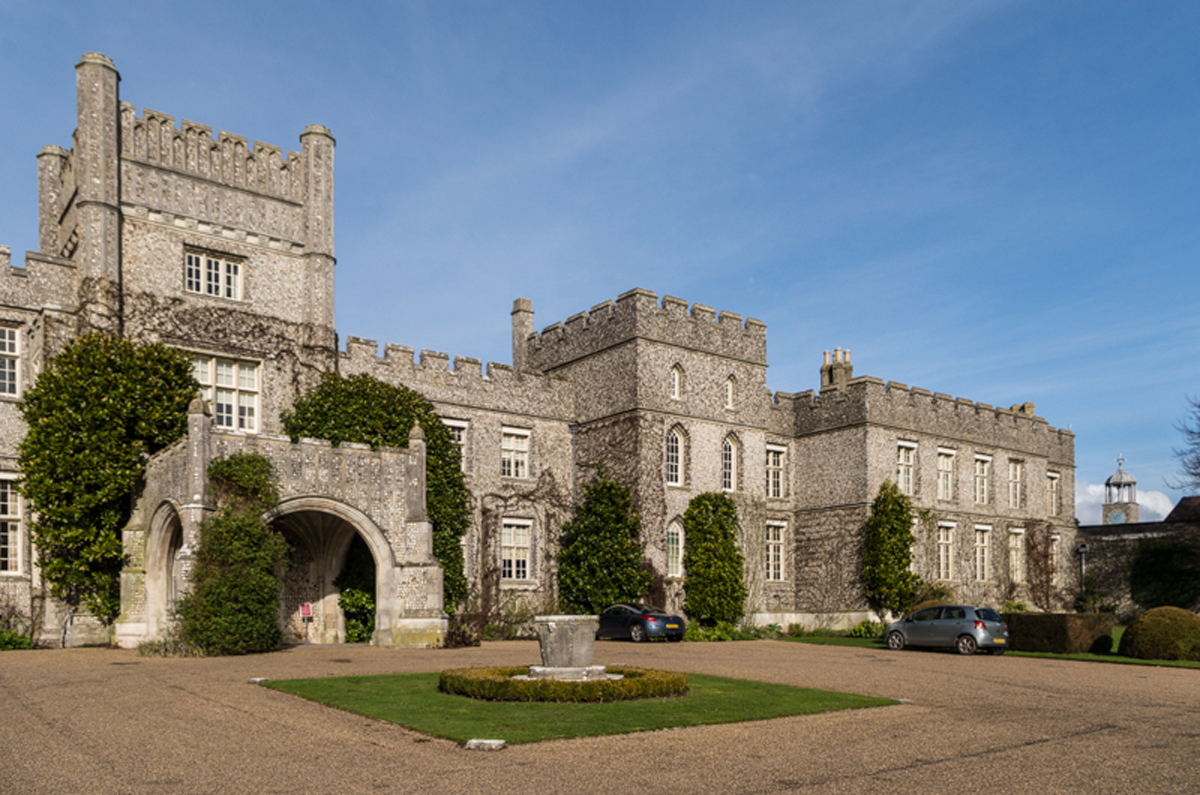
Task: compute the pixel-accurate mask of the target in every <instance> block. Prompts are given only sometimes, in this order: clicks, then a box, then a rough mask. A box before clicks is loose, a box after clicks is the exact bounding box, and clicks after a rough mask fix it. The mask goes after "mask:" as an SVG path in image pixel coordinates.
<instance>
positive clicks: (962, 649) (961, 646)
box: [954, 635, 979, 655]
mask: <svg viewBox="0 0 1200 795" xmlns="http://www.w3.org/2000/svg"><path fill="white" fill-rule="evenodd" d="M977 648H979V644H977V643H976V642H975V639H974V638H972V637H971V636H970V635H959V636H958V640H956V641H954V649H955V651H957V652H958V653H959V654H966V655H971V654H974V653H975V649H977Z"/></svg>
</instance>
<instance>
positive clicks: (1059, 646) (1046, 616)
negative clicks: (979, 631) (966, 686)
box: [1003, 612, 1117, 654]
mask: <svg viewBox="0 0 1200 795" xmlns="http://www.w3.org/2000/svg"><path fill="white" fill-rule="evenodd" d="M1003 618H1004V623H1006V624H1008V634H1009V647H1010V648H1011V649H1013V650H1014V651H1036V652H1049V653H1051V654H1078V653H1080V652H1088V651H1090V652H1092V653H1094V654H1095V653H1101V654H1102V653H1104V652H1097V651H1096V650H1097V649H1102V648H1104V639H1105V638H1107V639H1108V649H1105V651H1108V650H1111V649H1112V631H1113V627H1115V626H1116V624H1117V620H1116V616H1114V615H1113V614H1112V613H1028V612H1026V613H1011V612H1009V613H1004V614H1003Z"/></svg>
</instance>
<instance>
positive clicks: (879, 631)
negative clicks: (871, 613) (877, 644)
mask: <svg viewBox="0 0 1200 795" xmlns="http://www.w3.org/2000/svg"><path fill="white" fill-rule="evenodd" d="M850 637H852V638H880V637H883V624H881V623H879V622H878V621H871V620H870V619H867V620H865V621H859V622H858V623H857V624H855V625H854V627H853V628H852V629H851V630H850Z"/></svg>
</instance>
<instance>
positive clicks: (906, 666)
mask: <svg viewBox="0 0 1200 795" xmlns="http://www.w3.org/2000/svg"><path fill="white" fill-rule="evenodd" d="M537 662H539V658H538V650H537V644H536V643H534V642H530V641H511V642H496V643H486V644H484V646H483V647H482V648H478V649H460V650H453V651H440V650H430V651H400V650H385V649H374V648H362V647H347V646H321V647H317V646H308V647H298V648H295V649H291V650H288V651H283V652H279V653H275V654H269V655H260V656H252V657H238V658H224V659H198V660H190V659H179V660H177V659H143V658H139V657H137V656H136V653H134V652H130V651H119V650H109V649H70V650H65V651H33V652H6V653H3V654H0V793H4V794H5V795H16V794H17V793H163V792H168V793H173V792H188V793H191V792H196V793H221V792H230V793H272V792H317V793H325V792H329V793H334V792H336V793H360V792H373V793H378V792H385V793H386V792H447V793H460V792H461V793H475V792H478V793H490V792H523V791H529V792H532V793H538V795H541V794H542V793H559V792H564V793H568V792H587V793H608V792H613V793H620V792H643V791H645V792H681V793H683V792H687V793H693V792H714V793H722V794H723V795H726V794H729V793H740V792H792V791H803V792H822V793H824V792H830V793H835V792H856V793H857V792H863V793H866V792H870V793H878V792H902V791H903V792H910V793H925V792H951V791H956V792H965V791H971V790H991V791H1002V792H1028V793H1041V794H1042V795H1044V794H1045V793H1057V792H1080V793H1085V792H1086V793H1107V792H1113V793H1118V792H1119V793H1129V792H1138V793H1143V792H1197V791H1200V776H1198V774H1197V770H1196V765H1197V760H1200V670H1187V669H1170V668H1151V667H1141V666H1125V665H1108V664H1099V663H1076V662H1064V661H1057V660H1040V659H1025V658H1019V657H1012V656H1004V657H987V656H982V655H978V656H975V657H958V656H956V655H953V654H950V653H944V652H919V651H904V652H891V651H886V650H882V649H881V650H878V651H875V650H870V649H859V648H847V647H835V646H815V645H807V644H798V643H786V642H780V641H754V642H737V643H681V644H665V643H663V644H659V643H655V644H641V645H633V644H630V643H623V642H616V641H606V642H601V643H598V644H597V646H596V662H597V663H601V664H617V663H628V664H633V665H645V666H653V667H659V668H669V669H675V670H685V671H693V672H697V673H706V674H716V675H720V676H733V677H742V678H748V679H759V680H764V681H771V682H783V683H788V684H795V685H804V686H809V687H820V688H826V689H831V690H846V691H851V692H856V693H864V694H868V695H878V696H886V697H890V698H897V699H904V700H906V702H908V703H905V704H903V705H902V706H898V707H888V708H882V709H871V710H852V711H846V712H838V713H833V714H828V715H811V716H801V717H795V718H783V719H779V720H773V721H763V722H757V723H743V724H728V725H724V726H708V727H700V728H690V729H673V730H668V731H660V732H652V733H645V734H631V735H623V736H618V737H599V738H588V739H579V740H565V741H557V742H548V743H541V744H535V745H524V746H515V747H512V748H508V749H506V750H504V751H500V752H482V751H466V750H464V749H463V748H461V747H459V746H458V745H456V744H455V743H452V742H448V741H444V740H435V739H430V738H428V737H425V736H423V735H419V734H416V733H414V732H410V731H407V730H405V729H402V728H400V727H397V726H392V725H389V724H386V723H382V722H379V721H375V720H370V719H367V718H362V717H359V716H356V715H351V714H349V713H344V712H339V711H336V710H332V709H328V708H325V707H322V706H319V705H317V704H312V703H309V702H305V701H302V700H300V699H297V698H294V697H291V696H287V695H284V694H282V693H277V692H274V691H272V690H268V689H266V688H261V687H256V686H254V685H251V684H249V683H248V680H249V679H250V678H251V677H267V678H271V679H284V678H294V677H310V676H339V675H349V674H370V673H388V672H398V671H436V670H440V669H442V668H450V667H459V666H465V665H506V664H507V665H520V664H529V663H537Z"/></svg>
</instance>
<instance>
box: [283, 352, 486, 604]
mask: <svg viewBox="0 0 1200 795" xmlns="http://www.w3.org/2000/svg"><path fill="white" fill-rule="evenodd" d="M282 419H283V428H284V432H285V433H287V434H288V436H290V437H291V439H292V441H293V442H295V441H298V440H299V439H300V438H301V437H308V438H311V439H325V440H328V441H329V442H332V443H333V444H334V445H335V446H336V445H339V444H341V443H342V442H357V443H360V444H367V445H370V446H371V449H372V450H376V449H378V448H379V447H381V446H383V447H402V448H407V447H408V433H409V431H410V430H412V427H413V425H414V424H419V425H420V426H421V430H422V431H424V433H425V450H426V457H425V477H426V508H427V510H428V512H429V519H430V521H431V522H432V523H433V555H434V557H435V558H437V560H438V562H439V563H441V564H442V570H443V593H444V598H445V603H446V606H447V610H448V612H453V610H454V608H455V607H456V606H457V605H458V604H459V603H460V602H462V601H463V600H464V599H465V598H466V596H467V579H466V576H465V575H464V573H463V555H462V544H461V540H462V537H463V535H464V534H465V533H466V532H467V528H468V527H469V526H470V521H471V509H470V497H469V494H468V493H467V488H466V486H465V485H464V483H463V475H462V465H461V463H460V460H459V454H458V448H457V447H455V445H454V439H453V438H452V437H451V436H450V431H449V430H448V429H447V428H446V426H445V425H444V424H443V423H442V421H441V419H440V418H439V417H438V416H437V414H435V413H434V410H433V405H432V404H431V403H430V402H429V401H428V400H426V399H425V397H424V396H422V395H421V394H420V393H418V392H416V391H414V390H412V389H409V388H407V387H405V386H392V385H391V384H385V383H384V382H383V381H380V380H379V379H378V378H375V377H374V376H370V375H366V374H360V375H352V376H349V377H342V376H341V375H338V374H335V373H328V374H326V375H324V376H323V377H322V378H321V382H320V384H318V385H317V387H316V388H315V389H313V390H312V391H310V392H307V393H305V394H304V395H301V396H300V397H298V398H297V399H296V400H295V402H294V403H293V404H292V408H291V410H290V411H287V412H284V414H283V418H282Z"/></svg>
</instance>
